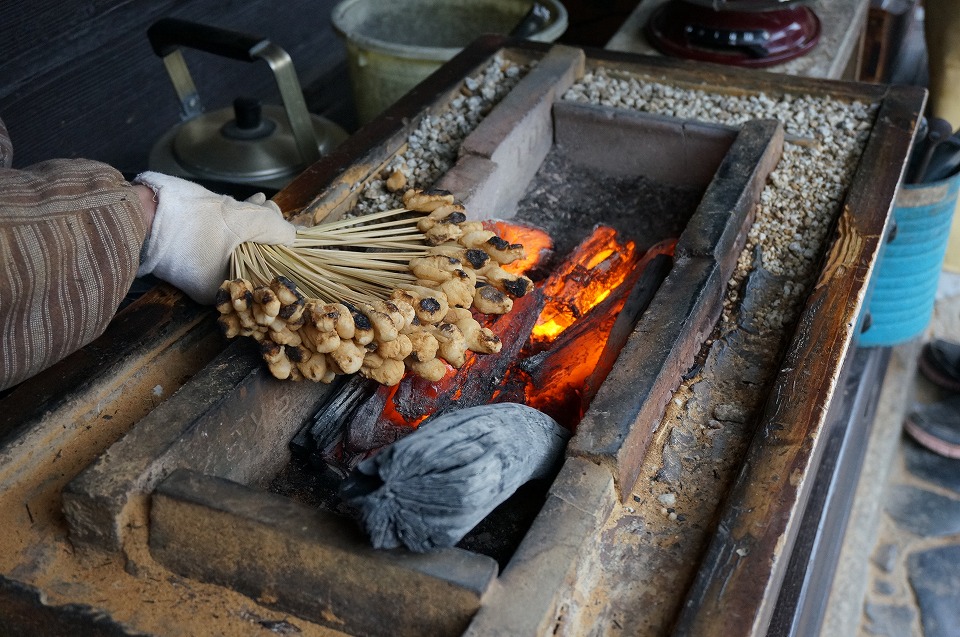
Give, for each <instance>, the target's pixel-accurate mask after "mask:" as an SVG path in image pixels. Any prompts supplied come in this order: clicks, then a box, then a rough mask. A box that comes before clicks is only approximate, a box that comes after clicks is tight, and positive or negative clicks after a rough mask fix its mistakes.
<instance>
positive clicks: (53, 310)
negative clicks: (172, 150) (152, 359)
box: [0, 122, 145, 389]
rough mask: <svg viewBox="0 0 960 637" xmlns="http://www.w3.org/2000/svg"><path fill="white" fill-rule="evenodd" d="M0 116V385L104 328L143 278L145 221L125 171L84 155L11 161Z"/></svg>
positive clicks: (52, 359)
mask: <svg viewBox="0 0 960 637" xmlns="http://www.w3.org/2000/svg"><path fill="white" fill-rule="evenodd" d="M12 152H13V151H12V146H11V144H10V140H9V138H8V136H7V134H6V129H5V128H4V126H3V123H2V122H0V389H5V388H7V387H10V386H12V385H14V384H16V383H18V382H20V381H21V380H23V379H25V378H28V377H30V376H32V375H34V374H36V373H37V372H39V371H41V370H43V369H45V368H46V367H49V366H50V365H52V364H53V363H55V362H57V361H59V360H60V359H62V358H63V357H65V356H67V355H68V354H70V353H71V352H73V351H75V350H77V349H79V348H80V347H82V346H84V345H86V344H87V343H89V342H90V341H92V340H93V339H95V338H96V337H98V336H99V335H100V334H102V333H103V331H104V330H105V329H106V327H107V324H108V323H109V322H110V319H111V318H112V317H113V315H114V312H115V311H116V309H117V306H118V305H119V304H120V301H121V300H122V299H123V297H124V295H125V294H126V293H127V290H129V288H130V285H131V284H132V283H133V279H134V277H135V276H136V272H137V267H138V265H139V260H140V248H141V246H142V244H143V240H144V235H145V228H144V224H143V219H142V216H141V207H140V202H139V200H138V198H137V195H136V192H135V191H134V190H133V188H132V187H131V185H130V184H129V183H127V182H126V181H125V180H124V179H123V177H122V176H121V175H120V173H119V172H117V171H116V170H114V169H113V168H111V167H110V166H107V165H105V164H102V163H99V162H95V161H90V160H86V159H72V160H70V159H55V160H51V161H45V162H41V163H39V164H35V165H33V166H30V167H28V168H26V169H24V170H13V169H11V168H9V165H10V158H11V156H12Z"/></svg>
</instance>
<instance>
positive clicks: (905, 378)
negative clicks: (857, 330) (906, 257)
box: [821, 272, 960, 637]
mask: <svg viewBox="0 0 960 637" xmlns="http://www.w3.org/2000/svg"><path fill="white" fill-rule="evenodd" d="M932 338H945V339H949V340H953V341H957V342H960V274H953V273H949V272H944V273H943V274H942V275H941V281H940V289H939V291H938V299H937V303H936V306H935V309H934V315H933V317H932V319H931V323H930V326H929V328H928V329H927V332H926V333H925V334H924V335H923V336H921V337H919V338H917V339H914V340H912V341H909V342H907V343H903V344H899V345H896V346H894V347H893V348H892V357H891V362H890V366H889V368H888V372H887V375H886V378H885V380H884V386H883V390H882V393H881V398H880V404H879V406H878V409H877V416H876V419H875V422H874V431H873V434H872V435H871V438H870V442H869V445H868V448H867V455H866V460H865V465H864V469H863V472H862V474H861V478H860V483H859V486H858V489H857V494H856V498H855V503H854V507H853V511H852V513H851V518H850V523H849V526H848V529H847V532H846V536H845V538H844V542H843V549H842V552H841V556H840V563H839V565H838V568H837V575H836V577H835V579H834V583H833V587H832V590H831V595H830V601H829V604H828V608H827V612H826V615H825V620H824V623H823V626H822V629H821V634H822V635H858V636H864V637H866V636H874V635H885V636H889V637H947V636H955V635H960V603H958V602H960V460H950V459H947V458H942V457H940V456H937V455H936V454H933V453H931V452H929V451H927V450H925V449H923V448H922V447H920V446H919V445H917V444H916V443H914V442H913V440H912V439H910V438H909V437H908V436H906V435H905V434H903V433H902V423H903V420H904V417H905V416H906V414H907V413H908V412H909V411H910V410H911V409H913V408H914V407H915V406H916V405H917V404H919V403H924V402H930V401H932V400H937V399H938V398H941V397H943V393H942V392H941V391H940V390H939V389H937V388H936V387H934V386H933V385H932V384H930V383H929V382H928V381H927V380H926V379H925V378H923V376H922V375H919V374H918V373H917V366H916V360H917V356H918V354H919V352H920V349H921V347H922V345H923V343H925V342H927V341H928V340H930V339H932Z"/></svg>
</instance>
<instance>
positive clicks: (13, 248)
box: [0, 121, 296, 389]
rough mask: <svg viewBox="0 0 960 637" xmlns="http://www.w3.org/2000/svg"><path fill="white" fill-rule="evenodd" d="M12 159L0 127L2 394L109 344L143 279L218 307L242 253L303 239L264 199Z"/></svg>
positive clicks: (81, 163) (93, 165)
mask: <svg viewBox="0 0 960 637" xmlns="http://www.w3.org/2000/svg"><path fill="white" fill-rule="evenodd" d="M5 149H6V151H5ZM10 156H12V146H11V145H10V142H9V138H8V137H7V135H6V129H5V128H4V127H3V122H2V121H0V389H5V388H7V387H10V386H12V385H14V384H16V383H18V382H20V381H21V380H23V379H25V378H28V377H30V376H32V375H34V374H36V373H37V372H39V371H41V370H43V369H45V368H46V367H49V366H50V365H52V364H53V363H55V362H57V361H59V360H60V359H62V358H63V357H65V356H67V355H68V354H70V353H72V352H74V351H75V350H77V349H79V348H80V347H82V346H84V345H86V344H87V343H89V342H91V341H92V340H93V339H95V338H96V337H98V336H100V334H102V333H103V331H104V330H105V329H106V327H107V325H108V323H109V322H110V320H111V319H112V318H113V315H114V313H115V311H116V309H117V307H118V306H119V304H120V301H121V300H123V297H124V296H125V295H126V293H127V291H129V289H130V286H131V285H132V284H133V280H134V279H135V278H136V277H137V276H143V275H146V274H153V275H155V276H157V277H158V278H160V279H163V280H165V281H167V282H169V283H172V284H173V285H175V286H177V287H179V288H180V289H182V290H183V291H184V292H186V293H187V294H188V295H189V296H190V297H191V298H193V299H194V300H196V301H198V302H200V303H212V301H213V298H214V295H215V293H216V290H217V288H218V287H219V285H220V284H221V283H222V282H223V279H224V278H225V277H226V275H227V263H228V260H229V257H230V254H231V252H232V251H233V250H234V248H236V246H237V245H239V244H240V243H242V242H244V241H257V242H260V243H287V244H289V243H292V242H293V240H294V237H295V235H296V229H295V228H294V227H293V226H292V225H291V224H290V223H288V222H287V221H285V220H284V219H283V215H282V214H280V210H279V208H277V206H276V204H274V203H273V202H269V201H264V198H263V197H262V195H261V196H259V197H254V198H251V199H252V201H246V202H242V201H237V200H235V199H233V198H231V197H226V196H223V195H217V194H215V193H212V192H210V191H209V190H206V189H205V188H202V187H200V186H198V185H196V184H194V183H191V182H189V181H186V180H183V179H179V178H177V177H171V176H169V175H162V174H158V173H149V172H148V173H143V174H142V175H140V176H139V177H138V178H137V180H136V181H137V182H138V183H137V184H130V183H129V182H127V181H126V180H124V178H123V176H122V175H121V174H120V173H119V172H118V171H116V170H114V169H113V168H111V167H110V166H108V165H106V164H103V163H100V162H96V161H90V160H85V159H73V160H66V159H57V160H51V161H47V162H42V163H39V164H36V165H34V166H31V167H28V168H26V169H24V170H14V169H12V168H10V167H9V166H10V161H9V158H10Z"/></svg>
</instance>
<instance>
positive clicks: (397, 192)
mask: <svg viewBox="0 0 960 637" xmlns="http://www.w3.org/2000/svg"><path fill="white" fill-rule="evenodd" d="M528 69H529V67H528V66H526V65H521V64H517V63H514V62H511V61H509V60H506V59H504V58H503V57H502V56H501V55H496V56H494V57H493V59H491V61H490V63H489V64H487V66H486V67H485V68H484V69H483V70H482V71H481V72H480V73H478V74H477V75H474V76H472V77H468V78H466V79H465V80H464V81H463V85H462V86H461V87H460V94H459V95H457V96H456V97H454V98H453V99H452V100H450V102H449V104H447V106H446V107H445V108H444V109H443V111H441V112H440V113H439V114H437V115H426V116H425V117H424V118H423V120H422V121H421V122H420V125H419V126H418V127H417V129H416V130H415V131H413V132H412V133H410V135H409V136H408V137H407V149H406V151H404V152H403V153H402V154H398V155H397V156H396V157H394V158H393V160H391V161H390V163H389V164H388V165H387V166H386V167H385V169H384V170H383V171H382V173H381V175H380V178H379V179H374V180H372V181H371V182H369V183H368V184H367V186H366V188H364V191H363V193H362V194H361V197H360V200H359V201H358V202H357V207H356V209H355V214H357V215H362V214H369V213H371V212H377V211H380V210H390V209H393V208H398V207H400V206H401V205H402V202H401V198H400V196H401V195H402V194H403V192H404V191H405V190H406V189H408V188H420V189H428V188H430V187H431V186H432V185H433V184H434V183H435V182H436V181H437V179H439V178H440V177H441V176H443V174H444V173H446V172H447V171H448V170H450V168H451V167H452V166H453V164H454V163H455V162H456V160H457V154H458V152H459V150H460V144H462V143H463V140H464V139H465V138H466V137H467V135H469V134H470V133H471V132H472V131H473V130H474V129H475V128H476V127H477V125H478V124H479V123H480V122H481V121H482V120H483V118H484V117H486V116H487V114H488V113H489V112H490V111H491V110H492V109H493V107H494V106H495V105H496V104H497V103H498V102H499V101H500V100H501V99H503V97H504V96H505V95H506V94H507V93H509V92H510V90H511V89H512V88H513V87H514V86H516V84H517V82H519V81H520V79H521V78H522V77H523V76H524V75H525V74H526V72H527V70H528ZM398 173H399V174H398ZM400 175H402V177H401V176H400ZM391 177H393V181H391V183H389V184H388V183H387V182H388V179H389V178H391ZM397 184H400V185H399V186H397Z"/></svg>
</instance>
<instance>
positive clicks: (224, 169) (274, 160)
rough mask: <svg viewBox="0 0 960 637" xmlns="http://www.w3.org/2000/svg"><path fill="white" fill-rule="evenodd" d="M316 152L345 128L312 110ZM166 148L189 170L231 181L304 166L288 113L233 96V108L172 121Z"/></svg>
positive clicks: (286, 173)
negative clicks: (174, 126)
mask: <svg viewBox="0 0 960 637" xmlns="http://www.w3.org/2000/svg"><path fill="white" fill-rule="evenodd" d="M310 120H311V124H312V125H313V130H314V133H315V136H316V142H317V146H318V149H319V151H320V154H321V155H323V154H325V153H327V152H329V151H330V150H331V149H332V148H333V147H334V146H336V145H337V144H338V143H339V142H341V141H342V140H343V139H344V138H345V137H346V133H345V132H344V131H343V130H342V129H341V128H340V127H339V126H337V125H336V124H334V123H333V122H330V121H329V120H326V119H324V118H321V117H318V116H315V115H311V116H310ZM171 152H172V154H173V156H174V159H175V160H176V162H177V163H178V164H179V165H180V166H182V168H183V169H184V170H186V171H188V172H189V173H191V174H195V175H197V176H200V177H205V178H209V179H217V180H223V181H235V182H251V181H266V180H278V179H282V178H285V177H293V176H295V175H296V174H297V173H298V172H300V171H302V170H303V169H304V168H306V163H307V162H304V161H303V159H302V158H301V156H300V151H299V149H298V147H297V142H296V139H295V138H294V134H293V130H292V128H291V126H290V122H289V119H288V118H287V113H286V111H285V110H284V108H283V107H281V106H273V105H267V106H262V105H261V104H260V102H259V101H258V100H256V99H252V98H242V97H241V98H237V99H236V100H234V103H233V108H224V109H221V110H218V111H214V112H212V113H206V114H203V115H199V116H196V117H193V118H191V119H189V120H187V121H186V122H183V123H182V124H180V125H179V126H178V127H177V130H176V132H175V133H174V135H173V139H172V144H171Z"/></svg>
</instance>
